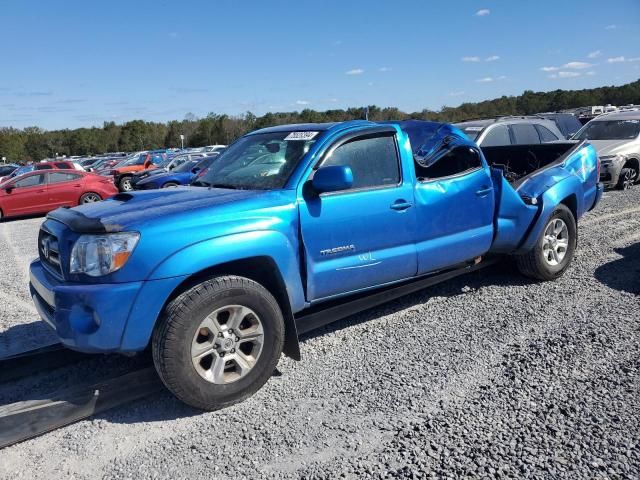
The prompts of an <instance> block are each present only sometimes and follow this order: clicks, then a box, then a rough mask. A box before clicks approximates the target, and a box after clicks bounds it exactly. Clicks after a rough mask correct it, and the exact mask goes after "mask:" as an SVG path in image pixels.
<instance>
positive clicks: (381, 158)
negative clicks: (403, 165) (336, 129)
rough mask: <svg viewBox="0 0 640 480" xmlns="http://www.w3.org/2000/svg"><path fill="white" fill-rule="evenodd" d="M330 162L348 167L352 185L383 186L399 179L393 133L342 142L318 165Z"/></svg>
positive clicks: (398, 181)
mask: <svg viewBox="0 0 640 480" xmlns="http://www.w3.org/2000/svg"><path fill="white" fill-rule="evenodd" d="M330 165H346V166H349V167H351V171H352V173H353V187H352V188H372V187H383V186H390V185H397V184H399V183H400V165H399V161H398V151H397V149H396V140H395V136H394V135H386V136H381V137H371V138H361V139H355V140H352V141H350V142H347V143H344V144H342V145H340V146H339V147H338V148H336V149H335V150H334V151H333V153H332V154H331V156H330V157H328V158H326V159H325V160H324V162H322V165H321V166H323V167H327V166H330Z"/></svg>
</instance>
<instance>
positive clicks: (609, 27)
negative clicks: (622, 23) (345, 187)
mask: <svg viewBox="0 0 640 480" xmlns="http://www.w3.org/2000/svg"><path fill="white" fill-rule="evenodd" d="M616 28H618V26H617V25H615V24H612V25H607V26H606V27H604V29H605V30H615V29H616Z"/></svg>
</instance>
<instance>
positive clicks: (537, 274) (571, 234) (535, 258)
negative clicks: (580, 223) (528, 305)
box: [516, 204, 578, 280]
mask: <svg viewBox="0 0 640 480" xmlns="http://www.w3.org/2000/svg"><path fill="white" fill-rule="evenodd" d="M577 240H578V237H577V225H576V220H575V218H574V216H573V213H571V210H569V209H568V208H567V207H566V206H564V205H562V204H561V205H558V207H557V208H556V209H555V211H554V212H553V214H552V215H551V218H550V219H549V221H548V222H547V224H546V225H545V227H544V229H543V230H542V232H541V233H540V236H539V237H538V240H537V241H536V244H535V246H534V247H533V249H531V250H530V251H529V252H527V253H525V254H524V255H518V256H516V264H517V265H518V269H519V270H520V272H521V273H522V274H523V275H526V276H527V277H531V278H535V279H538V280H554V279H556V278H558V277H560V276H561V275H562V274H563V273H564V272H565V271H566V270H567V268H569V265H570V264H571V260H572V259H573V255H574V252H575V249H576V245H577Z"/></svg>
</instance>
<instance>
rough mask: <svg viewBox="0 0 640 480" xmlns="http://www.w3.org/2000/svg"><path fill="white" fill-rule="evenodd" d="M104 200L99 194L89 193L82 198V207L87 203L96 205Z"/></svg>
mask: <svg viewBox="0 0 640 480" xmlns="http://www.w3.org/2000/svg"><path fill="white" fill-rule="evenodd" d="M101 200H102V197H101V196H100V195H98V194H97V193H93V192H87V193H85V194H84V195H82V196H81V197H80V205H84V204H85V203H95V202H99V201H101Z"/></svg>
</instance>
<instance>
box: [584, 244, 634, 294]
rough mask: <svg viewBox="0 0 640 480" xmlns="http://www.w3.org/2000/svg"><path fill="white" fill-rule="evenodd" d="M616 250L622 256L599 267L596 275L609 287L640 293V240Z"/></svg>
mask: <svg viewBox="0 0 640 480" xmlns="http://www.w3.org/2000/svg"><path fill="white" fill-rule="evenodd" d="M615 252H616V253H618V254H620V255H622V258H619V259H617V260H613V261H611V262H609V263H606V264H604V265H602V266H601V267H598V268H597V269H596V271H595V273H594V276H595V277H596V279H597V280H598V281H599V282H600V283H602V284H603V285H606V286H608V287H609V288H613V289H615V290H620V291H623V292H629V293H633V294H635V295H640V242H639V243H634V244H633V245H630V246H628V247H623V248H616V249H615Z"/></svg>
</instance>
